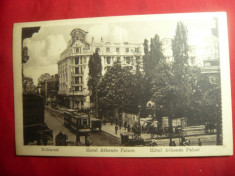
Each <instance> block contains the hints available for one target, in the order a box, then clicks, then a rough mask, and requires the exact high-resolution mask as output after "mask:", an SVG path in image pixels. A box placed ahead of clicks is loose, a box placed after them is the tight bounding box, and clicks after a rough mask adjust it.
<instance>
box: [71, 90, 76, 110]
mask: <svg viewBox="0 0 235 176" xmlns="http://www.w3.org/2000/svg"><path fill="white" fill-rule="evenodd" d="M70 91H71V92H73V96H72V101H73V109H74V91H75V90H74V87H71V88H70Z"/></svg>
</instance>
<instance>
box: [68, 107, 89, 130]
mask: <svg viewBox="0 0 235 176" xmlns="http://www.w3.org/2000/svg"><path fill="white" fill-rule="evenodd" d="M64 125H65V126H66V127H67V128H69V129H70V130H72V131H74V132H77V131H78V130H80V129H90V117H89V115H87V114H85V113H78V112H77V111H75V110H67V111H66V112H65V113H64Z"/></svg>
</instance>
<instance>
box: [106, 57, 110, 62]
mask: <svg viewBox="0 0 235 176" xmlns="http://www.w3.org/2000/svg"><path fill="white" fill-rule="evenodd" d="M106 61H107V64H110V63H111V57H110V56H108V57H107V58H106Z"/></svg>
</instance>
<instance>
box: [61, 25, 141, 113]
mask: <svg viewBox="0 0 235 176" xmlns="http://www.w3.org/2000/svg"><path fill="white" fill-rule="evenodd" d="M86 34H87V32H86V31H84V30H82V29H79V28H76V29H74V30H72V32H71V33H70V35H71V40H70V41H69V44H68V46H67V48H66V49H65V51H64V52H62V53H61V55H60V59H59V61H58V75H59V92H58V94H59V95H60V96H62V97H63V99H64V101H65V102H67V106H69V107H70V108H73V109H81V108H90V106H91V104H90V91H89V90H88V86H87V82H88V78H89V67H88V63H89V59H90V57H91V56H92V55H93V53H94V52H95V50H96V48H99V55H100V57H101V63H102V75H104V74H105V72H106V71H107V70H108V69H109V68H110V67H111V66H112V65H113V64H114V62H116V61H120V63H121V65H122V66H125V67H130V68H131V69H132V71H133V72H134V71H135V70H136V68H137V65H138V67H139V69H142V68H143V66H142V64H143V62H142V57H143V55H144V51H143V44H130V43H109V42H104V41H103V39H102V38H101V41H100V42H99V43H95V42H94V40H93V39H92V41H91V42H87V41H86Z"/></svg>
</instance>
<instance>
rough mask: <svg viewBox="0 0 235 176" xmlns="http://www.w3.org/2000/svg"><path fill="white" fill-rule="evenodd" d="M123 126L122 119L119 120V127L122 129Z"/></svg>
mask: <svg viewBox="0 0 235 176" xmlns="http://www.w3.org/2000/svg"><path fill="white" fill-rule="evenodd" d="M121 128H122V121H120V122H119V129H120V130H121Z"/></svg>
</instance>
